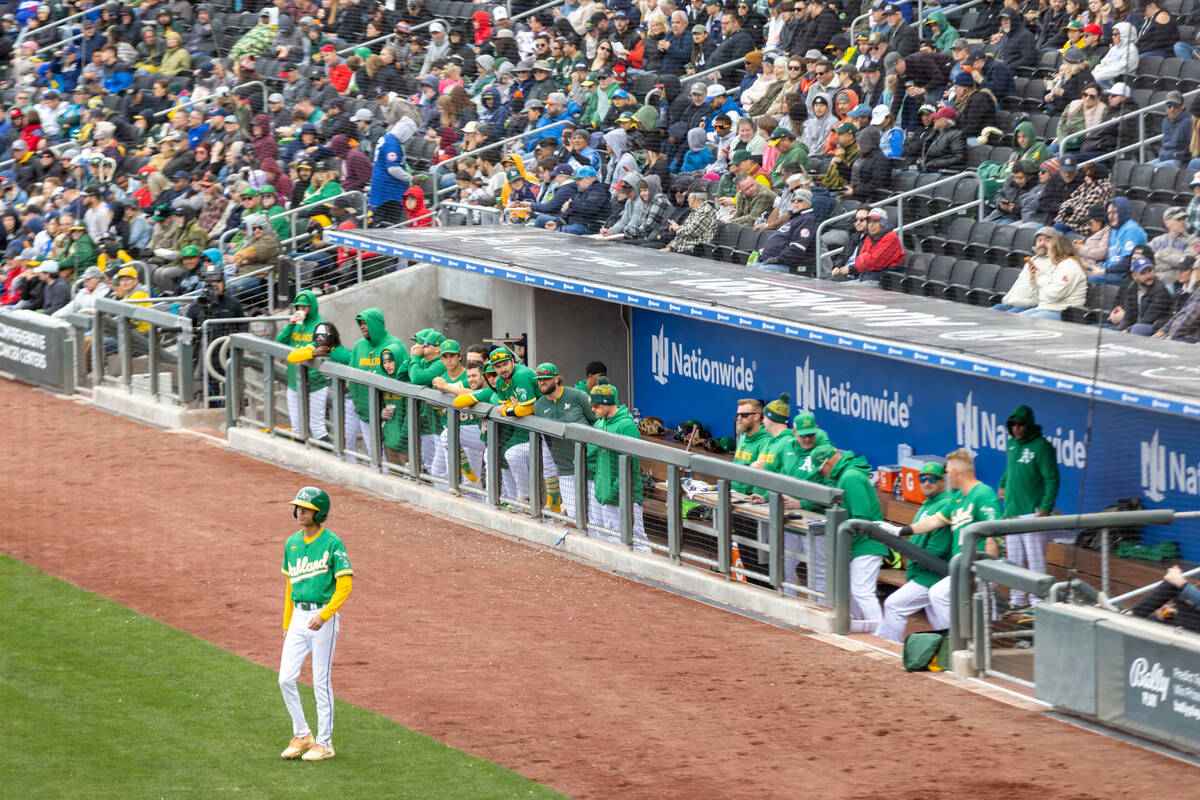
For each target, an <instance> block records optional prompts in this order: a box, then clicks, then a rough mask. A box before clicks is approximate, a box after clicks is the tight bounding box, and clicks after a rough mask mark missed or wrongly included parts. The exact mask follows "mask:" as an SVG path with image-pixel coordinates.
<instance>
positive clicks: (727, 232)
mask: <svg viewBox="0 0 1200 800" xmlns="http://www.w3.org/2000/svg"><path fill="white" fill-rule="evenodd" d="M741 232H742V226H741V225H739V224H737V223H736V222H718V223H717V238H716V239H714V240H713V241H712V243H703V244H700V245H697V247H696V255H698V256H700V257H701V258H711V259H713V260H714V261H731V260H733V259H732V253H733V248H734V245H736V244H737V240H738V234H740V233H741Z"/></svg>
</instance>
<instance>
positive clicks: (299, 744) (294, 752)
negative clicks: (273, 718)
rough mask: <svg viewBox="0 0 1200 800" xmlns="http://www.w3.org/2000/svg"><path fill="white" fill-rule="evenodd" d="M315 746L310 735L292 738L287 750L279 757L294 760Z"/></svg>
mask: <svg viewBox="0 0 1200 800" xmlns="http://www.w3.org/2000/svg"><path fill="white" fill-rule="evenodd" d="M316 744H317V740H316V739H315V738H313V735H312V734H311V733H310V734H309V735H308V736H293V737H292V741H291V742H289V743H288V746H287V748H285V749H284V751H283V752H282V753H280V754H279V755H280V756H282V757H283V758H296V757H297V756H298V755H300V754H301V753H303V752H304V751H305V750H308V749H309V748H310V747H313V746H315V745H316Z"/></svg>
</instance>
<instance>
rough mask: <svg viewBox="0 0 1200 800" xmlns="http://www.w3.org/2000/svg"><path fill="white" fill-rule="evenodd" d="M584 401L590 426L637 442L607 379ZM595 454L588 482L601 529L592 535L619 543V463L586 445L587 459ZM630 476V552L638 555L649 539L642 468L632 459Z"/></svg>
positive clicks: (637, 434) (606, 452) (630, 419)
mask: <svg viewBox="0 0 1200 800" xmlns="http://www.w3.org/2000/svg"><path fill="white" fill-rule="evenodd" d="M588 399H589V400H590V401H591V404H592V413H593V414H595V415H596V422H595V423H594V425H593V427H594V428H596V430H601V431H608V432H609V433H617V434H620V435H622V436H632V437H633V438H635V439H640V438H641V436H642V434H641V431H639V430H638V426H637V423H636V422H634V421H633V416H632V415H631V414H630V413H629V409H627V408H626V407H625V406H622V405H618V404H617V391H616V389H614V388H613V386H612V384H610V383H609V382H608V378H600V379H599V380H597V381H596V385H595V386H593V387H592V391H591V393H590V394H589V395H588ZM593 451H594V453H595V455H594V458H595V462H596V478H595V480H594V481H593V482H592V490H593V497H594V498H595V499H596V504H597V505H598V506H599V511H600V519H599V520H598V522H597V526H598V527H599V528H602V529H603V530H595V531H593V533H594V534H595V535H596V536H599V537H600V538H602V539H606V540H608V541H615V542H618V543H619V542H620V541H621V540H620V537H619V536H617V535H615V534H616V533H619V532H620V530H621V485H620V475H621V471H620V462H619V456H618V455H617V453H615V452H613V451H612V450H607V449H605V448H603V447H596V446H595V445H590V444H589V445H588V453H589V456H591V455H592V453H593ZM630 471H631V472H632V474H633V492H632V495H631V499H632V500H633V549H634V550H637V551H638V552H642V553H649V552H650V540H649V539H648V538H646V523H645V521H644V519H643V517H642V481H641V477H642V466H641V462H639V461H638V459H636V458H634V459H633V463H632V464H630Z"/></svg>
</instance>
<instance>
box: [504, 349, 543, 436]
mask: <svg viewBox="0 0 1200 800" xmlns="http://www.w3.org/2000/svg"><path fill="white" fill-rule="evenodd" d="M541 394H542V393H541V392H539V391H538V388H537V375H535V374H534V372H533V370H532V369H530V368H529V367H527V366H525V365H524V364H517V365H516V366H515V367H514V368H513V374H512V378H510V379H509V380H507V381H506V380H503V379H501V377H500V376H499V375H497V376H496V397H497V398H498V399H499V402H500V403H506V402H508V401H509V400H512V401H514V402H516V403H525V402H528V401H530V400H537V399H538V397H540V396H541ZM508 432H509V433H508V438H507V439H506V440H505V442H504V449H505V450H507V449H508V448H510V447H512V446H513V445H516V444H521V443H522V442H528V441H529V431H527V430H525V429H524V428H517V427H512V426H508Z"/></svg>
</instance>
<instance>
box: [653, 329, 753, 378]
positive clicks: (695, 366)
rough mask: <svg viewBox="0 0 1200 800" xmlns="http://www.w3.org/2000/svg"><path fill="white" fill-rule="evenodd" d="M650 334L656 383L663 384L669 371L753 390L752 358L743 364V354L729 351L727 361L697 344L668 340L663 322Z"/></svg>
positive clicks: (671, 373) (682, 375)
mask: <svg viewBox="0 0 1200 800" xmlns="http://www.w3.org/2000/svg"><path fill="white" fill-rule="evenodd" d="M650 338H651V342H650V371H651V372H652V373H653V375H654V380H655V381H657V382H658V383H659V384H662V385H666V383H667V382H668V381H669V380H670V379H671V376H672V375H677V376H679V377H683V378H688V379H690V380H694V381H700V382H702V383H708V384H711V385H713V386H724V387H726V388H728V389H737V390H738V391H744V392H752V391H754V370H755V369H757V368H758V365H757V364H756V363H755V362H753V361H751V362H750V364H749V365H747V364H746V360H745V359H744V358H742V357H741V356H736V357H735V356H732V355H731V356H729V360H728V361H725V360H721V359H714V358H709V357H707V356H705V355H704V351H703V350H702V349H701V348H699V347H688V346H687V345H684V344H681V343H679V342H673V341H671V339H670V338H669V337H668V336H667V333H666V326H660V327H659V329H658V333H656V334H654V335H653V336H651V337H650ZM735 358H736V360H735Z"/></svg>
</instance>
